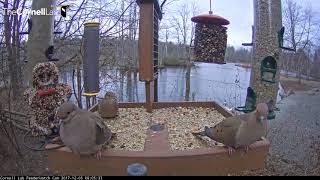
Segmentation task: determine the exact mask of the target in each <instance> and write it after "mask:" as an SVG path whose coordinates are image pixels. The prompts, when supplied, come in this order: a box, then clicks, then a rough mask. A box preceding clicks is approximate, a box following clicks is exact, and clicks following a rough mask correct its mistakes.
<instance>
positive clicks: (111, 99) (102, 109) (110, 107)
mask: <svg viewBox="0 0 320 180" xmlns="http://www.w3.org/2000/svg"><path fill="white" fill-rule="evenodd" d="M118 112H119V104H118V100H117V96H116V95H115V94H114V93H113V92H107V93H106V95H105V98H104V99H103V100H102V101H100V102H99V114H100V116H101V117H103V118H115V117H116V116H117V115H118Z"/></svg>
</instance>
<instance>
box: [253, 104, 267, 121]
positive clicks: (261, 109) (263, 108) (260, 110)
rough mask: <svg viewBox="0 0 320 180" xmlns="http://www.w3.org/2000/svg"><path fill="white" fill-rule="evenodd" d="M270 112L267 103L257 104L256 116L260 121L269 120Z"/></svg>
mask: <svg viewBox="0 0 320 180" xmlns="http://www.w3.org/2000/svg"><path fill="white" fill-rule="evenodd" d="M268 114H269V108H268V105H267V104H265V103H261V104H258V105H257V112H256V117H257V120H258V121H260V122H263V121H264V120H267V118H268Z"/></svg>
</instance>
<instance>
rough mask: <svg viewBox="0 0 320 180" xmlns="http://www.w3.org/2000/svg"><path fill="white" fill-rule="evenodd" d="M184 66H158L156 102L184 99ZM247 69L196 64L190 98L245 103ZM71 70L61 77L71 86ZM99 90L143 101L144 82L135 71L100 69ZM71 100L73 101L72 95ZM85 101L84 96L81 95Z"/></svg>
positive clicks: (248, 81)
mask: <svg viewBox="0 0 320 180" xmlns="http://www.w3.org/2000/svg"><path fill="white" fill-rule="evenodd" d="M186 72H187V69H186V68H184V67H166V68H164V69H161V70H160V72H159V78H158V83H159V87H158V93H159V101H165V102H176V101H185V100H187V99H186V98H187V97H186V93H187V92H186V90H187V89H188V87H186V86H187V84H188V83H186ZM250 73H251V70H250V69H246V68H243V67H238V66H235V64H233V63H229V64H225V65H218V64H207V63H196V64H195V66H194V67H192V68H191V75H190V87H189V88H190V91H189V92H190V93H189V100H190V101H216V102H218V103H220V104H224V105H226V106H228V107H236V106H241V105H244V103H245V99H246V90H247V87H248V86H249V83H250ZM71 77H72V71H65V72H63V73H61V76H60V79H61V81H62V82H64V83H68V84H69V85H71V86H72V78H71ZM100 83H101V91H100V94H99V96H98V97H103V96H104V94H105V92H106V91H107V90H108V91H113V92H116V94H117V95H118V98H119V100H120V102H144V101H145V91H144V82H139V75H138V74H137V73H127V72H126V73H122V74H121V73H120V72H119V71H116V70H104V69H101V73H100ZM73 100H75V99H74V98H73ZM83 100H84V98H83Z"/></svg>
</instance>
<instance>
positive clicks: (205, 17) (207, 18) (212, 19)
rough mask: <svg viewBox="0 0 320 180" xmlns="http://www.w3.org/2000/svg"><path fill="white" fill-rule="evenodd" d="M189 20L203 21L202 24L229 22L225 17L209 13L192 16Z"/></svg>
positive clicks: (225, 23) (223, 23)
mask: <svg viewBox="0 0 320 180" xmlns="http://www.w3.org/2000/svg"><path fill="white" fill-rule="evenodd" d="M191 21H192V22H195V23H203V24H218V25H229V24H230V21H228V20H227V19H225V18H223V17H221V16H218V15H214V14H211V13H210V14H202V15H198V16H194V17H192V18H191Z"/></svg>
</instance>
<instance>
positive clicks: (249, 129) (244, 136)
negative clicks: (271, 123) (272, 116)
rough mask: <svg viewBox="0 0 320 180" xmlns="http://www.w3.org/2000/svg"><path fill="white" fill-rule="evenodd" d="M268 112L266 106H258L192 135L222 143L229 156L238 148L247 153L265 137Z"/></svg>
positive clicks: (263, 104)
mask: <svg viewBox="0 0 320 180" xmlns="http://www.w3.org/2000/svg"><path fill="white" fill-rule="evenodd" d="M268 112H269V109H268V106H267V104H265V103H262V104H258V105H257V109H256V111H254V112H252V113H248V114H242V115H239V116H234V117H230V118H227V119H225V120H224V121H222V122H221V123H219V124H217V125H216V126H214V127H212V128H209V127H205V131H204V132H200V133H193V134H194V135H200V136H207V137H209V138H210V139H212V140H214V141H217V142H220V143H223V144H224V145H226V146H227V147H228V154H229V155H230V156H231V155H232V153H234V152H235V149H237V148H239V147H245V150H246V152H248V150H249V146H250V145H251V144H253V143H255V142H256V141H259V140H260V139H261V138H262V137H263V136H265V135H266V132H267V117H268Z"/></svg>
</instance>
